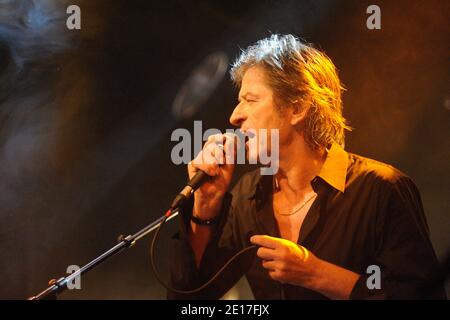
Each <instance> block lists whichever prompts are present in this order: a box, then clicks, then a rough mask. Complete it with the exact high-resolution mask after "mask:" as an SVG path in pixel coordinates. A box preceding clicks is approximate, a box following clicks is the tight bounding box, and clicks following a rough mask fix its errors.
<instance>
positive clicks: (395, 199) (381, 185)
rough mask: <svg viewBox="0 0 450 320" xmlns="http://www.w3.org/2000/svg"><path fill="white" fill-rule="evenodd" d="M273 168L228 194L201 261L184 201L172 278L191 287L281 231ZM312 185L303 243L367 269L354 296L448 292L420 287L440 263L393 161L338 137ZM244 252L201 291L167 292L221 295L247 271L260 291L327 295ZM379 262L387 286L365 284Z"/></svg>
mask: <svg viewBox="0 0 450 320" xmlns="http://www.w3.org/2000/svg"><path fill="white" fill-rule="evenodd" d="M272 178H273V177H272V176H261V175H260V170H259V169H257V170H255V171H252V172H250V173H247V174H246V175H244V176H243V177H242V178H241V179H240V180H239V181H238V183H237V184H236V186H235V187H234V189H233V190H232V191H231V193H228V194H227V195H226V197H225V200H224V203H223V208H222V220H221V222H220V224H219V226H218V227H216V229H215V232H214V236H213V238H212V240H211V241H210V243H209V244H208V246H207V248H206V250H205V253H204V255H203V258H202V261H201V264H200V266H199V268H198V269H197V267H196V265H195V259H194V255H193V252H192V249H191V247H190V245H189V243H188V241H187V237H186V236H187V235H186V233H187V232H189V231H188V230H189V229H188V228H189V215H190V214H191V210H192V209H191V208H192V203H191V204H188V205H186V206H185V207H184V208H183V209H182V214H181V217H182V219H180V221H181V224H180V226H181V230H180V233H179V234H178V235H177V236H176V237H175V238H174V241H175V245H174V250H175V251H174V258H173V259H172V268H171V284H172V285H173V286H174V287H176V288H178V289H193V288H194V287H197V286H199V285H201V284H203V283H204V282H205V281H207V280H208V279H209V278H210V277H211V276H212V275H213V274H214V273H215V271H217V270H218V269H219V268H220V267H221V266H222V265H223V264H224V263H225V262H226V261H227V260H228V259H229V258H230V257H231V256H232V255H233V254H235V253H236V252H237V251H239V250H241V249H243V248H245V247H248V246H249V245H251V243H250V241H249V239H250V237H251V236H252V235H255V234H265V235H270V236H274V237H280V232H279V230H278V227H277V223H276V220H275V217H274V213H273V208H272V185H273V183H272V181H273V180H272ZM311 185H312V187H313V189H314V191H315V192H316V193H317V194H318V196H317V197H316V199H315V201H314V203H313V204H312V206H311V208H310V209H309V211H308V213H307V215H306V217H305V219H304V221H303V224H302V226H301V229H300V234H299V237H298V244H300V245H302V246H304V247H306V248H307V249H309V250H310V251H311V252H313V253H314V254H315V255H316V256H317V257H318V258H320V259H323V260H326V261H328V262H330V263H333V264H336V265H338V266H341V267H343V268H346V269H348V270H351V271H353V272H356V273H358V274H360V275H361V277H360V279H359V280H358V282H357V283H356V285H355V287H354V289H353V291H352V293H351V298H354V299H365V298H376V299H396V298H400V299H402V298H430V297H431V298H445V293H444V292H443V288H441V287H440V288H438V290H437V291H436V292H433V293H431V295H428V296H426V297H425V296H421V293H422V292H421V291H420V289H421V288H422V287H423V286H424V285H425V284H426V281H427V279H428V277H430V276H431V275H432V273H433V272H434V271H435V268H436V267H437V259H436V256H435V253H434V251H433V247H432V245H431V243H430V240H429V235H428V227H427V223H426V219H425V215H424V211H423V206H422V202H421V199H420V194H419V191H418V190H417V187H416V186H415V185H414V183H413V182H412V180H411V179H410V178H409V177H408V176H406V175H405V174H403V173H401V172H400V171H398V170H397V169H395V168H394V167H392V166H390V165H387V164H384V163H381V162H377V161H375V160H371V159H368V158H364V157H361V156H358V155H355V154H351V153H347V152H346V151H344V150H343V149H342V148H341V147H340V146H338V145H336V144H335V145H333V146H332V147H331V148H330V150H329V151H328V155H327V158H326V160H325V162H324V165H323V167H322V169H321V172H320V174H319V175H318V176H316V177H315V178H314V179H313V180H312V181H311ZM255 253H256V250H252V251H249V252H248V253H247V254H245V255H244V256H242V257H240V258H239V259H238V260H237V261H236V262H235V263H233V264H232V265H231V266H230V268H228V269H227V270H226V272H224V273H223V274H222V275H221V276H220V277H219V278H218V279H217V280H216V281H214V282H213V284H212V285H211V286H209V287H208V288H206V289H205V290H203V291H202V292H200V293H199V294H195V295H179V294H173V293H171V292H169V293H168V297H169V298H178V299H184V298H189V299H192V298H203V299H218V298H220V297H221V296H222V295H223V294H225V293H226V292H227V291H228V290H229V289H230V288H231V287H232V286H233V285H234V284H235V283H236V282H237V281H238V280H239V279H240V278H241V277H242V275H244V274H246V276H247V280H248V282H249V285H250V287H251V289H252V291H253V294H254V297H255V298H256V299H324V298H326V297H325V296H323V295H321V294H319V293H317V292H314V291H311V290H309V289H306V288H303V287H299V286H294V285H289V284H281V283H279V282H277V281H275V280H272V279H271V278H270V277H269V275H268V272H267V270H265V269H264V268H263V267H262V265H261V259H260V258H258V257H256V255H255ZM370 265H376V266H378V267H379V268H380V270H381V289H369V288H368V287H367V285H366V281H367V278H368V277H369V276H370V275H371V274H372V272H373V271H371V272H370V273H368V271H367V270H368V269H367V268H368V267H369V266H370Z"/></svg>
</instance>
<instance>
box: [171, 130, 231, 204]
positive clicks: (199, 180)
mask: <svg viewBox="0 0 450 320" xmlns="http://www.w3.org/2000/svg"><path fill="white" fill-rule="evenodd" d="M225 135H226V136H229V137H232V138H237V139H239V137H238V136H237V135H235V134H233V133H230V132H227V133H225ZM217 147H218V148H219V149H221V150H222V152H223V151H224V146H223V144H218V145H217ZM220 166H221V164H219V167H220ZM209 178H210V176H209V175H208V174H207V173H206V172H205V171H202V170H198V171H197V172H196V173H195V175H194V176H193V177H192V179H190V180H189V182H188V183H187V184H186V186H185V187H184V188H183V189H182V190H181V191H180V193H179V194H177V196H176V197H175V199H174V200H173V201H172V205H171V206H170V210H171V211H173V210H175V209H177V208H178V207H179V206H181V205H182V204H183V202H185V201H186V200H187V199H189V198H190V197H191V196H192V195H193V194H194V192H195V190H197V189H198V188H199V187H200V186H201V185H202V184H203V183H204V182H205V181H206V180H207V179H209Z"/></svg>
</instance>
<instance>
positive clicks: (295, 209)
mask: <svg viewBox="0 0 450 320" xmlns="http://www.w3.org/2000/svg"><path fill="white" fill-rule="evenodd" d="M315 196H317V194H316V193H314V194H313V195H312V196H311V197H309V198H308V199H307V200H305V201H304V202H303V203H302V204H301V205H300V206H299V207H294V209H293V210H292V212H289V213H279V212H275V213H276V214H277V215H279V216H285V217H288V216H292V215H294V214H296V213H297V212H299V211H300V210H302V209H303V207H304V206H306V204H307V203H308V202H310V201H311V200H312V199H313V198H314V197H315Z"/></svg>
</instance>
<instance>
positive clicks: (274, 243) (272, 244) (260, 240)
mask: <svg viewBox="0 0 450 320" xmlns="http://www.w3.org/2000/svg"><path fill="white" fill-rule="evenodd" d="M250 242H251V243H253V244H256V245H259V246H262V247H266V248H271V249H276V248H278V247H279V239H278V238H274V237H270V236H266V235H256V236H252V237H251V238H250Z"/></svg>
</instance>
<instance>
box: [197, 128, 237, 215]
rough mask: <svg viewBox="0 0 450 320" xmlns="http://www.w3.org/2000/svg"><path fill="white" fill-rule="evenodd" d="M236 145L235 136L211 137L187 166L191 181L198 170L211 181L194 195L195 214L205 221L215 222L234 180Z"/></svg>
mask: <svg viewBox="0 0 450 320" xmlns="http://www.w3.org/2000/svg"><path fill="white" fill-rule="evenodd" d="M236 143H237V142H236V138H235V136H233V135H229V134H216V135H212V136H210V137H209V138H208V141H207V142H206V143H205V145H204V146H203V149H202V150H201V151H200V153H199V154H198V155H197V157H195V159H194V160H193V161H191V162H190V163H189V165H188V173H189V178H190V179H191V178H192V177H193V176H194V175H195V173H196V172H197V171H198V170H202V171H204V172H205V173H206V174H208V175H209V176H210V177H211V179H209V180H208V181H205V182H204V183H203V184H202V185H201V186H200V187H199V188H198V189H197V191H195V193H194V198H195V201H194V213H195V215H197V216H198V217H200V218H202V219H212V218H214V217H215V216H216V215H217V214H218V213H219V209H220V207H221V205H222V199H223V197H224V195H225V192H226V191H227V189H228V187H229V185H230V182H231V178H232V177H233V171H234V166H235V164H234V162H235V161H234V160H235V154H236Z"/></svg>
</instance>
